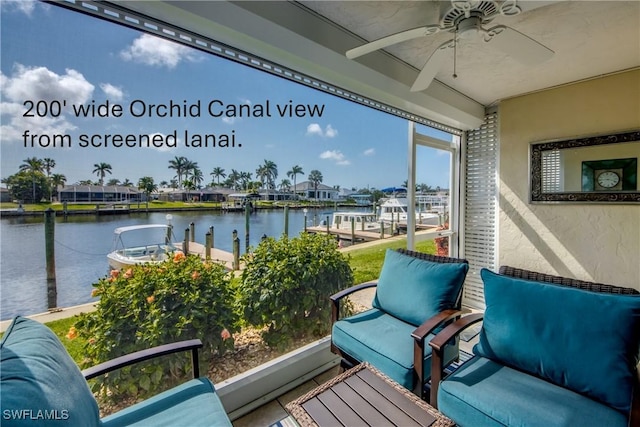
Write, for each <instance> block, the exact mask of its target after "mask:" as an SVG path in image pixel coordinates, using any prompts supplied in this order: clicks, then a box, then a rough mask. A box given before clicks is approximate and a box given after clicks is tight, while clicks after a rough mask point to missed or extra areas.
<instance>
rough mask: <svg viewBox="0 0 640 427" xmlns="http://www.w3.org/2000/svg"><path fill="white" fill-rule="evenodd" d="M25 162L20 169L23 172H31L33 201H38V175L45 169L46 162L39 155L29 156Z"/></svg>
mask: <svg viewBox="0 0 640 427" xmlns="http://www.w3.org/2000/svg"><path fill="white" fill-rule="evenodd" d="M23 162H24V163H23V164H21V165H20V170H21V171H23V172H29V173H30V174H31V184H32V185H31V189H32V197H33V203H35V202H36V175H37V174H42V173H43V170H44V162H43V161H42V160H41V159H39V158H37V157H29V158H27V159H24V160H23Z"/></svg>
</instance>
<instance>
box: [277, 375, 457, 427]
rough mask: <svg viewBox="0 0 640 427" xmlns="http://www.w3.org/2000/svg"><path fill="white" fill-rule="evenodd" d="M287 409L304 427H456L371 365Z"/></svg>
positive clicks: (320, 389) (308, 394) (337, 378)
mask: <svg viewBox="0 0 640 427" xmlns="http://www.w3.org/2000/svg"><path fill="white" fill-rule="evenodd" d="M286 408H287V411H289V413H290V414H291V416H292V417H293V418H295V420H296V421H297V422H298V424H300V426H302V427H306V426H319V427H324V426H327V427H337V426H348V427H354V426H376V427H377V426H402V427H410V426H424V427H427V426H431V427H448V426H455V423H454V422H453V421H452V420H450V419H449V418H447V417H445V416H444V415H442V414H441V413H440V412H438V411H437V410H436V409H435V408H433V407H432V406H430V405H429V404H427V403H426V402H424V401H423V400H421V399H420V398H419V397H418V396H416V395H414V394H413V393H411V392H410V391H409V390H407V389H405V388H404V387H402V386H400V385H399V384H398V383H396V382H395V381H393V380H392V379H390V378H389V377H387V376H386V375H384V374H383V373H381V372H380V371H378V370H377V369H375V368H374V367H373V366H371V365H369V364H368V363H362V364H360V365H357V366H355V367H353V368H352V369H350V370H348V371H346V372H344V373H343V374H341V375H339V376H337V377H335V378H333V379H332V380H329V381H327V382H326V383H324V384H323V385H321V386H319V387H317V388H316V389H314V390H312V391H310V392H309V393H307V394H305V395H303V396H301V397H299V398H298V399H296V400H294V401H292V402H291V403H289V404H287V405H286Z"/></svg>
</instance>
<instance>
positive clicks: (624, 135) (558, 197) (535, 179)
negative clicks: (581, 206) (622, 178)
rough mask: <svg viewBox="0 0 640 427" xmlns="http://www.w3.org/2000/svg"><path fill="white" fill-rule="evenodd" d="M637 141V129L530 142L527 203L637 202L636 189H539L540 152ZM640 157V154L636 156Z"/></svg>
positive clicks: (638, 135)
mask: <svg viewBox="0 0 640 427" xmlns="http://www.w3.org/2000/svg"><path fill="white" fill-rule="evenodd" d="M633 141H639V142H640V130H633V131H626V132H621V133H615V134H608V135H598V136H590V137H584V138H574V139H566V140H559V141H547V142H534V143H532V144H531V149H530V153H529V178H530V181H529V183H530V191H529V198H530V199H529V201H530V202H531V203H558V202H569V203H629V204H636V203H640V192H639V191H635V192H634V191H625V192H622V191H616V192H605V191H598V192H595V191H594V192H558V193H543V192H542V152H543V151H549V150H558V149H560V150H561V149H564V148H580V147H591V146H595V145H604V144H617V143H622V142H633ZM639 157H640V156H639Z"/></svg>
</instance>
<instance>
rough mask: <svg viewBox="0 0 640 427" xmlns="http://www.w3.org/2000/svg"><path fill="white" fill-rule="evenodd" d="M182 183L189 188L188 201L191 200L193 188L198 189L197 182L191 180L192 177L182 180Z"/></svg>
mask: <svg viewBox="0 0 640 427" xmlns="http://www.w3.org/2000/svg"><path fill="white" fill-rule="evenodd" d="M182 185H183V186H184V188H185V189H186V190H187V202H188V201H189V199H190V198H191V193H190V192H191V190H195V189H196V184H195V183H194V182H193V181H191V180H190V179H185V180H184V181H183V182H182Z"/></svg>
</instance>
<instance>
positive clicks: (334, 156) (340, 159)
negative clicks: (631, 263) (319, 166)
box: [320, 150, 351, 166]
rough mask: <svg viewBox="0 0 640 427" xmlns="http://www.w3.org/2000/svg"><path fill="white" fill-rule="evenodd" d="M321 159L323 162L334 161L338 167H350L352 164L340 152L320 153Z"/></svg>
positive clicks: (328, 151)
mask: <svg viewBox="0 0 640 427" xmlns="http://www.w3.org/2000/svg"><path fill="white" fill-rule="evenodd" d="M320 158H321V159H323V160H333V161H334V162H336V164H337V165H340V166H348V165H350V164H351V162H350V161H349V160H347V158H346V157H345V156H344V154H342V152H341V151H340V150H327V151H324V152H322V153H320Z"/></svg>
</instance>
